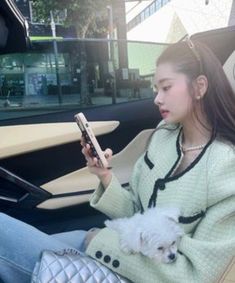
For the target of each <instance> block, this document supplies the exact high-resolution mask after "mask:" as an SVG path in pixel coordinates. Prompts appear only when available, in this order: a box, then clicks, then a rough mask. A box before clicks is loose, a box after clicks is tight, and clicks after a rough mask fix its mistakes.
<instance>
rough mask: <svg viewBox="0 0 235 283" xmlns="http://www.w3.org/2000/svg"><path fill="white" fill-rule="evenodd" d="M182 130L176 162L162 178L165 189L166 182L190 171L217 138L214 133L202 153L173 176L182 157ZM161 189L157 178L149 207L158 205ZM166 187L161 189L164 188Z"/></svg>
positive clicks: (177, 147)
mask: <svg viewBox="0 0 235 283" xmlns="http://www.w3.org/2000/svg"><path fill="white" fill-rule="evenodd" d="M181 132H182V128H181V129H180V131H179V133H178V136H177V140H176V150H177V153H178V158H177V160H176V162H175V163H174V164H173V166H172V168H171V169H170V170H169V172H168V173H167V174H166V176H165V177H164V178H163V179H160V180H161V186H162V183H164V189H165V184H166V183H168V182H171V181H174V180H177V179H178V178H180V177H181V176H183V175H184V174H185V173H187V172H188V171H190V170H191V169H192V168H193V167H194V166H195V165H196V164H197V163H198V162H199V161H200V159H201V157H202V156H203V155H204V153H205V151H206V150H207V148H208V147H209V146H210V144H211V143H212V142H213V140H214V139H215V136H214V135H213V136H212V137H211V139H210V140H209V142H208V143H207V144H206V146H205V147H204V148H203V150H202V151H201V153H200V154H199V155H198V156H197V158H195V160H194V161H193V162H192V163H191V164H190V165H189V166H188V167H187V168H185V170H183V171H182V172H180V173H179V174H176V175H174V176H171V174H172V173H173V172H174V170H175V168H176V166H177V165H178V162H179V160H180V158H181V155H182V152H181V149H180V135H181ZM146 153H147V152H146ZM146 156H147V155H146ZM159 189H160V187H159V182H158V180H156V182H155V184H154V188H153V192H152V195H151V197H150V199H149V203H148V207H155V206H156V201H157V193H158V190H159ZM164 189H161V190H164Z"/></svg>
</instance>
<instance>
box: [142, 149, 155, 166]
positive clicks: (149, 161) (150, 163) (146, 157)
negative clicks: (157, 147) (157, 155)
mask: <svg viewBox="0 0 235 283" xmlns="http://www.w3.org/2000/svg"><path fill="white" fill-rule="evenodd" d="M144 161H145V163H146V164H147V165H148V167H149V169H150V170H151V169H153V167H154V164H153V163H152V162H151V160H150V159H149V158H148V151H146V153H145V155H144Z"/></svg>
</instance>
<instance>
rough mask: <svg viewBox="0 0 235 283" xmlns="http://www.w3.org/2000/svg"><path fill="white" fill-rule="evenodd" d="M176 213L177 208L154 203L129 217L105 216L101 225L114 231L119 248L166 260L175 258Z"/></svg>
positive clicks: (178, 228) (177, 228) (165, 261)
mask: <svg viewBox="0 0 235 283" xmlns="http://www.w3.org/2000/svg"><path fill="white" fill-rule="evenodd" d="M179 213H180V212H179V210H178V209H177V208H157V207H155V208H150V209H148V210H147V211H145V213H144V214H140V213H136V214H135V215H134V216H132V217H130V218H118V219H114V220H106V221H105V225H106V226H107V227H109V228H111V229H113V230H115V231H117V232H118V235H119V239H120V248H121V250H122V251H123V252H125V253H128V254H131V253H142V254H143V255H145V256H147V257H149V258H151V259H153V260H154V261H156V262H157V263H159V262H163V263H170V262H173V261H174V260H175V259H176V255H177V245H178V243H179V239H180V238H181V237H182V235H183V230H182V228H180V226H179V225H178V218H179Z"/></svg>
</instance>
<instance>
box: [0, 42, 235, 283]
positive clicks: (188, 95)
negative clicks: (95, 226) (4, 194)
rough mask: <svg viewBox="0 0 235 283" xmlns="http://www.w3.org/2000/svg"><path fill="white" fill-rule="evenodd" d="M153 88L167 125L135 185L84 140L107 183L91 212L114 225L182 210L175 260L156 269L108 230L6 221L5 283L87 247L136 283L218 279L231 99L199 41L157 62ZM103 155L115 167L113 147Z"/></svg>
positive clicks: (234, 246)
mask: <svg viewBox="0 0 235 283" xmlns="http://www.w3.org/2000/svg"><path fill="white" fill-rule="evenodd" d="M155 82H156V87H157V89H158V92H157V95H156V98H155V104H156V105H157V107H159V110H160V112H161V114H162V117H163V122H161V123H160V125H159V126H158V127H157V130H156V131H155V133H154V134H153V136H152V137H151V140H150V142H149V146H148V148H147V150H146V152H145V153H144V154H143V156H141V157H140V158H139V160H138V161H137V163H136V165H135V167H134V170H133V175H132V178H131V180H130V186H129V187H128V188H127V189H123V188H122V187H121V185H120V183H119V182H118V180H117V179H116V177H115V176H114V175H113V174H112V171H111V170H110V169H103V168H100V167H99V166H98V163H97V160H96V159H95V158H92V157H91V155H90V150H89V145H85V144H84V142H82V145H83V154H84V155H85V158H86V159H87V165H88V167H89V169H90V171H91V173H94V174H96V175H97V176H98V178H99V179H100V181H101V183H100V186H99V187H98V188H97V190H96V191H95V193H94V194H93V196H92V198H91V205H92V206H93V207H95V208H96V209H98V210H100V211H102V212H103V213H105V214H107V215H108V216H109V217H111V218H117V217H124V216H131V215H133V214H134V213H135V212H137V211H143V210H146V209H148V207H152V206H177V207H178V208H179V209H180V210H181V216H180V217H179V221H180V225H181V226H182V227H183V229H184V231H185V235H184V236H183V237H182V240H181V242H180V246H179V250H180V254H179V255H178V257H177V260H176V261H175V262H174V263H171V264H158V265H157V264H155V263H154V262H153V261H151V260H150V259H149V258H147V257H145V256H143V255H140V254H135V255H127V254H125V253H123V252H121V251H120V248H119V242H118V235H117V234H116V233H115V232H114V231H112V230H111V229H108V228H104V229H101V230H95V231H92V232H89V233H88V234H87V235H86V233H85V232H82V231H74V232H70V233H65V234H62V235H56V236H48V235H46V234H44V233H41V232H40V231H38V230H36V229H34V228H32V227H30V226H28V225H26V224H23V223H21V222H19V221H17V220H14V219H12V218H10V217H8V216H6V215H4V214H1V215H0V223H1V227H2V231H1V233H0V241H1V243H4V244H3V245H0V260H1V264H0V277H1V278H2V279H3V280H4V282H5V283H8V282H18V283H20V282H24V283H26V282H29V280H30V275H31V273H32V270H33V267H34V265H35V262H36V261H37V260H38V259H39V257H40V252H41V251H42V250H44V249H56V250H57V249H59V248H64V247H75V248H78V249H83V247H84V242H85V246H86V247H85V249H86V253H87V254H88V255H90V256H91V257H93V258H95V259H96V260H98V261H100V262H101V263H102V264H104V265H106V266H107V267H109V268H110V269H112V270H114V271H115V272H117V273H120V274H121V275H123V276H124V277H127V278H128V279H130V280H131V281H132V282H134V283H143V282H148V283H152V282H154V283H155V282H158V283H168V282H170V283H172V282H174V283H178V282H179V283H186V282H187V283H189V282H190V283H191V282H192V283H207V282H208V283H212V282H216V281H217V280H218V279H219V278H220V276H221V273H222V272H223V271H224V269H225V268H226V266H227V265H228V263H229V261H230V260H231V258H232V256H233V255H234V253H235V171H234V168H235V151H234V145H235V96H234V94H233V92H232V90H231V87H230V85H229V82H228V80H227V78H226V76H225V74H224V72H223V69H222V67H221V65H220V63H219V61H218V60H217V59H216V57H215V56H214V55H213V54H212V52H211V51H210V50H209V49H208V48H206V47H205V46H204V45H202V44H200V43H198V42H194V43H192V42H191V41H187V42H181V43H177V44H174V45H172V46H170V47H168V48H167V49H166V50H165V51H164V52H163V54H162V55H161V56H160V58H159V59H158V61H157V69H156V75H155ZM106 155H107V159H108V160H110V159H111V157H112V153H111V151H110V150H109V149H107V150H106ZM14 231H17V234H18V235H19V236H20V237H21V238H20V239H19V237H15V234H16V232H14ZM55 237H57V240H55ZM79 238H80V239H79ZM85 238H86V241H84V239H85ZM24 239H27V243H25V242H24ZM22 251H23V253H22Z"/></svg>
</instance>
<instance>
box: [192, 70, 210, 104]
mask: <svg viewBox="0 0 235 283" xmlns="http://www.w3.org/2000/svg"><path fill="white" fill-rule="evenodd" d="M207 89H208V80H207V77H206V76H204V75H200V76H198V77H197V78H196V93H195V95H196V97H195V98H196V99H197V100H200V99H202V98H203V97H204V95H205V94H206V92H207Z"/></svg>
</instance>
